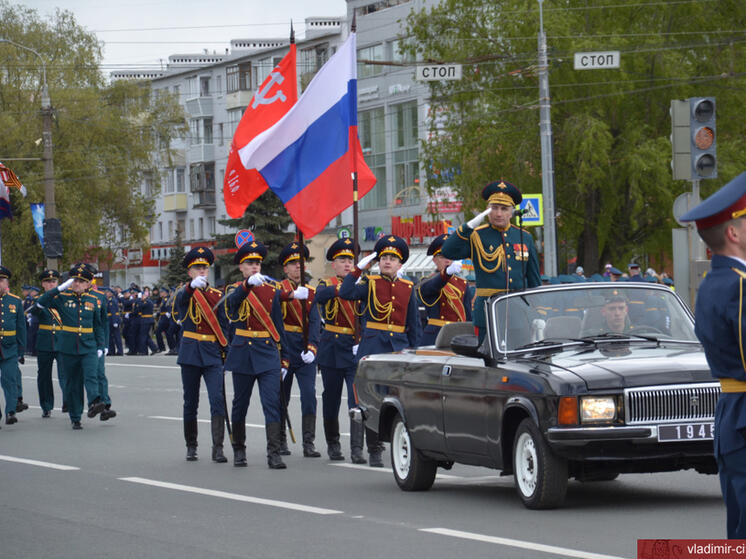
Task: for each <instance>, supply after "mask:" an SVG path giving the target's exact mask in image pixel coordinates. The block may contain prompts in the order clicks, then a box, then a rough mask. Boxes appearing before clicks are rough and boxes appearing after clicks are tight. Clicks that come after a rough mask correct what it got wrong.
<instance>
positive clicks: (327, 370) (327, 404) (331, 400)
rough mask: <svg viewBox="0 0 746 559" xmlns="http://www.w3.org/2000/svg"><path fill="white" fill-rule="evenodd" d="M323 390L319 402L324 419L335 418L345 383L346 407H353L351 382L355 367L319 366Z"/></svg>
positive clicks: (353, 393)
mask: <svg viewBox="0 0 746 559" xmlns="http://www.w3.org/2000/svg"><path fill="white" fill-rule="evenodd" d="M319 368H320V369H321V380H322V381H323V382H324V391H323V392H322V393H321V402H322V408H323V414H324V419H337V417H339V406H340V404H341V401H342V386H343V385H345V384H347V409H350V408H353V407H355V392H354V390H353V388H352V383H353V382H354V380H355V367H347V368H344V369H337V368H334V367H319Z"/></svg>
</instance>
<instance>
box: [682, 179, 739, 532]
mask: <svg viewBox="0 0 746 559" xmlns="http://www.w3.org/2000/svg"><path fill="white" fill-rule="evenodd" d="M681 220H682V221H694V222H696V225H697V232H698V233H699V236H700V237H702V240H703V241H704V242H705V243H706V244H707V246H708V247H709V249H710V250H711V251H712V253H713V256H712V262H711V270H710V272H709V273H708V274H707V275H706V276H705V279H704V281H702V284H701V285H700V286H699V291H698V292H697V303H696V308H695V316H696V317H697V320H696V321H695V325H694V330H695V332H696V334H697V337H698V338H699V340H700V341H701V342H702V347H703V348H704V350H705V356H706V357H707V364H708V365H709V366H710V371H711V372H712V376H713V377H715V378H716V379H718V380H719V381H720V398H719V399H718V403H717V406H716V408H715V458H716V459H717V463H718V472H719V474H720V488H721V490H722V492H723V500H724V501H725V506H726V511H727V534H728V538H730V539H746V360H745V359H744V355H746V337H744V336H743V332H744V329H746V313H744V312H743V311H744V307H745V306H746V298H744V291H745V290H746V173H741V174H740V175H738V176H737V177H736V178H735V179H733V180H732V181H730V182H729V183H728V184H726V185H725V186H723V187H722V188H721V189H720V190H718V191H717V192H716V193H715V194H713V195H712V196H710V197H709V198H707V199H706V200H705V201H704V202H702V203H701V204H699V205H698V206H696V207H695V208H693V209H692V210H690V211H688V212H687V213H685V214H684V215H683V216H682V217H681Z"/></svg>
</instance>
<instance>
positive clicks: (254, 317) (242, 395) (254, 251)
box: [225, 240, 289, 470]
mask: <svg viewBox="0 0 746 559" xmlns="http://www.w3.org/2000/svg"><path fill="white" fill-rule="evenodd" d="M265 256H267V249H266V247H265V246H264V245H263V244H262V243H261V242H259V241H257V240H254V241H250V242H247V243H244V244H243V245H241V247H240V248H239V249H238V252H237V253H236V255H235V256H234V262H235V263H236V264H238V268H239V270H240V271H241V274H242V275H243V277H244V279H243V281H240V282H237V283H235V284H233V285H232V286H230V288H229V293H228V296H227V297H226V303H225V308H226V314H227V316H228V318H229V319H230V320H231V322H232V323H233V325H234V326H235V331H234V334H233V340H232V341H231V345H230V349H229V350H228V357H227V359H226V361H225V368H226V370H229V371H232V372H233V393H234V396H233V409H232V411H231V419H232V421H233V465H234V466H239V467H241V466H246V412H247V410H248V408H249V401H250V400H251V392H252V390H253V388H254V382H257V383H258V384H259V399H260V400H261V403H262V411H263V412H264V421H265V429H266V433H267V465H268V466H269V468H270V469H272V470H283V469H285V468H286V466H285V463H284V462H283V461H282V457H281V456H280V444H281V442H280V432H281V431H282V430H283V429H282V425H281V423H280V422H281V420H282V414H281V411H280V409H281V407H282V406H281V403H280V390H281V387H280V386H281V379H282V370H287V367H288V365H289V363H288V361H287V359H283V358H282V355H281V353H282V352H284V349H285V332H284V329H283V323H282V310H281V308H280V295H281V291H280V289H279V285H278V284H276V283H274V282H268V281H265V280H266V279H267V278H265V277H264V276H262V274H261V270H262V261H263V260H264V257H265Z"/></svg>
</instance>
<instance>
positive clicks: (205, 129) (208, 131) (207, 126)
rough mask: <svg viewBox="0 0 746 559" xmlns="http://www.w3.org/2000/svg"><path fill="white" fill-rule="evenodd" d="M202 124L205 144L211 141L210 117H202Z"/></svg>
mask: <svg viewBox="0 0 746 559" xmlns="http://www.w3.org/2000/svg"><path fill="white" fill-rule="evenodd" d="M202 124H203V132H204V134H203V136H202V137H203V138H204V141H203V143H205V144H211V143H212V119H211V118H203V119H202Z"/></svg>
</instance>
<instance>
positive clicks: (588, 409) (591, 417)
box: [580, 396, 616, 423]
mask: <svg viewBox="0 0 746 559" xmlns="http://www.w3.org/2000/svg"><path fill="white" fill-rule="evenodd" d="M614 419H616V401H615V399H614V397H613V396H594V397H588V398H583V399H582V400H581V401H580V421H581V423H596V422H602V421H614Z"/></svg>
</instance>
